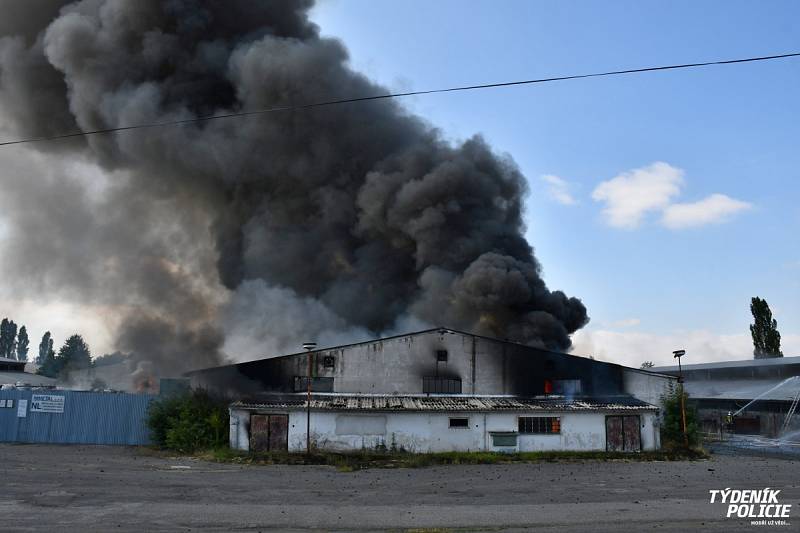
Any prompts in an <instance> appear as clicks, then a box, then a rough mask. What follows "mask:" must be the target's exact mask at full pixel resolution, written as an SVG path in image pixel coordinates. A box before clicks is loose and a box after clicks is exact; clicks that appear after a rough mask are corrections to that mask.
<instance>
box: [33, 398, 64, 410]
mask: <svg viewBox="0 0 800 533" xmlns="http://www.w3.org/2000/svg"><path fill="white" fill-rule="evenodd" d="M63 412H64V397H63V396H54V395H52V394H34V395H33V396H31V413H63Z"/></svg>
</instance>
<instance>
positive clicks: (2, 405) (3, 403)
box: [0, 400, 6, 408]
mask: <svg viewBox="0 0 800 533" xmlns="http://www.w3.org/2000/svg"><path fill="white" fill-rule="evenodd" d="M5 406H6V401H5V400H0V408H3V407H5Z"/></svg>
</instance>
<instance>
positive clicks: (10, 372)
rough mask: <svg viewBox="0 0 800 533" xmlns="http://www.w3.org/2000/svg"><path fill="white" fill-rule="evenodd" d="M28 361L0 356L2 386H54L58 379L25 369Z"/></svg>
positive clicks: (0, 380)
mask: <svg viewBox="0 0 800 533" xmlns="http://www.w3.org/2000/svg"><path fill="white" fill-rule="evenodd" d="M27 364H29V363H28V362H26V361H17V360H16V359H8V358H6V357H0V387H3V386H8V387H52V386H55V383H56V380H55V379H53V378H48V377H46V376H40V375H38V374H33V373H30V372H26V371H25V365H27Z"/></svg>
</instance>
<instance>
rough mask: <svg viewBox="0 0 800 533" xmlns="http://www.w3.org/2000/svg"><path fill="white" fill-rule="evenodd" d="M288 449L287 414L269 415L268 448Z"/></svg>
mask: <svg viewBox="0 0 800 533" xmlns="http://www.w3.org/2000/svg"><path fill="white" fill-rule="evenodd" d="M288 449H289V416H288V415H270V416H269V450H270V451H271V452H285V451H287V450H288Z"/></svg>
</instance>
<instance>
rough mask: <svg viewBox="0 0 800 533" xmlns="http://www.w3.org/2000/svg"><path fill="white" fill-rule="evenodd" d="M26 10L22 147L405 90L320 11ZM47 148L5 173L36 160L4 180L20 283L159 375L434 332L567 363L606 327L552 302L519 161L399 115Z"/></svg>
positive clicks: (17, 102)
mask: <svg viewBox="0 0 800 533" xmlns="http://www.w3.org/2000/svg"><path fill="white" fill-rule="evenodd" d="M7 3H9V4H13V9H11V10H10V11H7V12H6V13H5V14H4V17H5V18H4V20H5V22H4V23H2V25H0V30H2V32H3V33H2V38H0V114H2V116H1V117H0V118H2V124H3V130H4V134H5V135H6V136H7V137H8V138H11V137H18V136H22V137H27V136H42V135H51V134H56V133H63V132H71V131H76V130H81V129H82V130H89V129H100V128H110V127H117V126H125V125H129V124H137V123H149V122H157V121H165V120H177V119H187V118H192V117H197V116H200V115H207V114H211V113H229V112H234V111H240V110H252V109H261V108H268V107H274V106H285V105H292V104H302V103H308V102H316V101H323V100H331V99H340V98H348V97H353V96H368V95H375V94H381V93H385V92H387V90H386V89H385V88H383V87H380V86H377V85H375V84H374V83H372V82H370V81H369V80H367V79H366V78H365V77H364V76H362V75H360V74H359V73H357V72H354V71H352V70H351V69H350V68H349V66H348V57H347V52H346V50H345V49H344V47H343V46H342V44H341V43H340V42H339V41H337V40H335V39H329V38H321V37H320V36H319V32H318V29H317V27H316V26H315V25H314V24H312V23H311V22H310V21H309V20H308V10H309V9H310V7H311V4H312V2H311V1H310V0H283V1H277V0H269V1H253V0H227V1H225V2H219V1H212V0H206V1H201V0H166V1H162V0H137V1H136V2H117V1H110V0H83V1H79V2H72V3H66V2H64V3H59V2H47V3H37V2H29V1H26V0H19V1H17V2H7ZM59 4H64V5H63V7H61V6H60V5H59ZM44 5H46V9H45V8H44V7H43V6H44ZM59 8H60V10H59ZM9 14H11V16H13V17H14V19H15V20H14V21H13V22H10V21H9V18H8V15H9ZM29 146H30V148H27V149H22V148H15V149H5V151H4V152H3V153H2V154H0V157H2V158H3V161H4V162H5V163H4V165H6V169H9V168H11V166H9V165H11V163H10V162H9V161H10V159H12V158H14V157H16V158H18V159H19V160H23V159H24V161H25V163H24V164H22V163H20V164H18V166H21V167H22V168H18V169H16V170H4V171H3V175H2V179H3V186H4V188H5V191H4V192H5V194H4V195H3V196H2V200H0V201H2V203H3V215H2V217H3V221H4V223H5V227H6V231H5V235H4V246H5V250H6V252H8V253H7V254H4V256H3V267H4V269H5V270H6V271H7V272H13V273H14V274H15V276H14V279H17V280H20V281H19V285H18V287H19V289H20V290H39V291H51V292H53V293H55V292H58V293H59V294H69V295H72V296H73V297H74V298H76V299H79V300H80V301H87V302H92V303H101V304H103V305H106V306H107V308H108V310H109V312H108V317H107V319H108V320H109V321H110V322H113V324H114V325H115V326H116V328H117V331H118V336H117V339H118V342H117V344H118V346H117V348H118V349H120V350H122V351H126V352H127V351H132V352H134V353H136V354H137V356H138V357H140V358H142V359H146V360H148V361H151V362H152V363H153V364H154V365H155V368H156V371H157V372H159V373H174V372H177V371H180V370H184V369H188V368H192V367H199V366H208V365H211V364H214V363H215V362H217V361H219V360H220V359H221V357H222V356H221V355H220V354H221V353H222V352H221V350H222V347H223V343H225V342H226V341H225V339H226V336H227V339H228V340H227V344H225V347H226V350H227V351H232V350H231V348H235V349H236V352H237V353H232V354H231V355H232V356H234V357H238V356H241V354H242V353H245V355H247V356H254V355H266V354H269V352H268V351H267V350H274V351H276V352H279V351H285V350H289V351H296V349H297V345H298V344H299V343H300V342H303V341H304V340H307V339H309V338H313V337H315V336H317V337H321V338H323V339H329V342H344V341H346V340H361V339H362V338H366V337H369V336H372V335H375V334H379V333H385V332H387V331H397V330H399V329H400V328H403V327H411V326H421V325H425V324H428V325H440V324H441V325H446V326H449V327H453V328H460V329H466V330H469V331H474V332H477V333H483V334H488V335H493V336H500V337H510V338H514V339H516V340H519V341H523V342H526V343H529V344H535V345H540V346H544V347H548V348H554V349H566V348H568V347H569V346H570V339H569V334H571V333H572V332H574V331H575V330H577V329H578V328H580V327H582V326H583V325H584V324H585V323H586V322H587V321H588V317H587V315H586V309H585V308H584V306H583V305H582V303H581V302H580V301H579V300H577V299H575V298H568V297H567V296H565V295H564V293H562V292H560V291H550V290H548V289H547V287H546V286H545V284H544V282H543V281H542V278H541V275H540V266H539V264H538V262H537V261H536V259H535V257H534V256H533V251H532V249H531V247H530V246H529V244H528V243H527V242H526V241H525V239H524V238H523V236H522V233H523V229H524V228H523V223H522V200H523V197H524V195H525V194H526V192H527V191H526V182H525V180H524V178H523V176H522V175H521V174H520V172H519V170H518V169H517V167H516V165H515V164H514V162H513V161H512V160H511V159H510V158H508V157H502V156H499V155H497V154H495V153H494V152H493V151H492V150H491V148H490V147H489V146H487V144H486V143H485V142H484V141H483V139H482V138H481V137H480V136H475V137H473V138H471V139H469V140H467V141H466V142H464V143H463V144H460V145H453V144H451V143H448V142H446V141H445V140H443V139H442V137H441V135H440V134H439V132H438V131H437V130H436V129H434V128H432V127H431V126H429V125H428V124H426V123H425V122H424V121H423V120H422V119H420V118H418V117H415V116H412V115H410V114H408V113H407V112H406V111H405V110H404V109H403V108H402V107H401V106H400V105H399V104H398V103H396V102H395V101H389V100H381V101H372V102H366V103H360V104H345V105H337V106H329V107H324V108H316V109H311V110H299V111H287V112H279V113H270V114H267V115H261V116H251V117H247V118H238V119H222V120H214V121H207V122H199V123H194V124H189V125H185V126H180V127H162V128H150V129H143V130H135V131H128V132H122V133H117V134H110V135H97V136H90V137H83V138H78V139H73V140H68V141H58V142H47V143H40V144H36V145H29ZM32 150H37V151H38V152H37V153H32ZM31 161H32V162H33V163H31ZM92 169H94V170H92ZM248 342H249V343H250V345H249V347H248Z"/></svg>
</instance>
